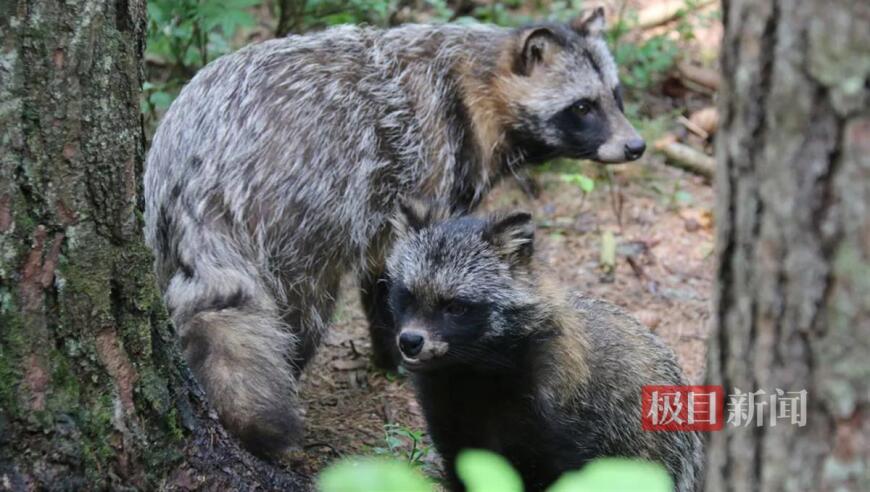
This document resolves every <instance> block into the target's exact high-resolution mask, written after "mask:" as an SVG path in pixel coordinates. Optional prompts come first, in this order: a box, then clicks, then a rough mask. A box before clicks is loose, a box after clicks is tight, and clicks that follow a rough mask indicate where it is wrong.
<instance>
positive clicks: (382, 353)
mask: <svg viewBox="0 0 870 492" xmlns="http://www.w3.org/2000/svg"><path fill="white" fill-rule="evenodd" d="M360 283H361V289H360V298H361V299H362V305H363V309H365V312H366V318H368V321H369V335H370V337H371V341H372V361H373V362H374V364H375V366H376V367H378V368H379V369H384V370H387V371H395V370H396V369H397V368H398V365H399V349H398V347H397V346H396V325H395V323H394V321H393V315H392V313H391V312H390V307H389V304H388V302H387V300H388V296H389V292H390V283H389V279H388V277H387V275H386V274H385V273H384V272H383V271H382V270H381V271H377V272H369V274H368V275H365V276H364V277H363V278H362V279H361V281H360Z"/></svg>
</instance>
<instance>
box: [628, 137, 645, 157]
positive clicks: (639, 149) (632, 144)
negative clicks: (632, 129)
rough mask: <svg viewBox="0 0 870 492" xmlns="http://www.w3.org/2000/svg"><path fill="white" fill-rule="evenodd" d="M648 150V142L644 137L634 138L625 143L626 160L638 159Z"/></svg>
mask: <svg viewBox="0 0 870 492" xmlns="http://www.w3.org/2000/svg"><path fill="white" fill-rule="evenodd" d="M645 150H646V142H644V140H643V139H642V138H633V139H631V140H629V141H628V142H626V143H625V160H627V161H636V160H638V159H640V156H642V155H643V152H644V151H645Z"/></svg>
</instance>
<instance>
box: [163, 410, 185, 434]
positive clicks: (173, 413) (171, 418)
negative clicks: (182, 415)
mask: <svg viewBox="0 0 870 492" xmlns="http://www.w3.org/2000/svg"><path fill="white" fill-rule="evenodd" d="M166 428H167V429H168V430H169V435H170V437H172V440H174V441H175V442H181V441H182V440H183V439H184V430H183V429H182V428H181V424H180V421H179V418H178V411H177V410H176V409H174V408H173V409H172V410H170V411H169V412H168V413H167V414H166Z"/></svg>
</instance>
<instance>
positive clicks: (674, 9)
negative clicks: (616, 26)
mask: <svg viewBox="0 0 870 492" xmlns="http://www.w3.org/2000/svg"><path fill="white" fill-rule="evenodd" d="M715 2H716V0H701V1H699V2H697V3H693V4H689V5H687V4H686V2H685V1H684V0H671V1H667V2H659V3H654V4H653V5H650V6H649V7H646V8H644V9H643V10H641V11H640V12H638V15H637V26H638V27H639V28H641V29H649V28H651V27H656V26H660V25H662V24H665V23H668V22H671V21H672V20H675V19H677V18H678V17H679V16H680V15H681V14H686V13H688V12H692V11H695V10H698V9H701V8H704V7H706V6H708V5H712V4H713V3H715Z"/></svg>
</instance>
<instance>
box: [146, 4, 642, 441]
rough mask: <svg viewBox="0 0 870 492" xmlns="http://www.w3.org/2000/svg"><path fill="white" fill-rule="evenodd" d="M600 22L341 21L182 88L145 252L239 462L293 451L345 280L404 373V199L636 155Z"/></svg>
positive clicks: (470, 200)
mask: <svg viewBox="0 0 870 492" xmlns="http://www.w3.org/2000/svg"><path fill="white" fill-rule="evenodd" d="M603 24H604V19H603V15H602V12H601V11H596V12H595V14H593V15H591V16H588V17H586V18H583V19H580V20H578V21H577V22H575V23H573V24H571V25H561V24H559V25H556V24H551V25H537V26H530V27H526V28H520V29H505V28H499V27H494V26H482V25H481V26H458V25H438V26H435V25H432V26H426V25H406V26H401V27H397V28H395V29H388V30H380V29H373V28H365V27H355V26H342V27H336V28H333V29H329V30H326V31H323V32H320V33H314V34H309V35H305V36H290V37H288V38H284V39H274V40H270V41H266V42H263V43H259V44H256V45H252V46H249V47H247V48H244V49H242V50H239V51H238V52H236V53H233V54H230V55H227V56H224V57H221V58H220V59H218V60H215V61H214V62H212V63H210V64H209V65H208V66H206V67H205V68H203V69H202V70H200V71H199V73H197V75H196V77H194V78H193V80H191V82H190V83H189V84H188V85H187V87H185V88H184V90H182V91H181V94H180V95H179V96H178V98H177V99H176V100H175V102H174V103H173V104H172V107H171V108H170V109H169V111H167V113H166V115H165V116H164V118H163V120H162V122H161V124H160V127H159V128H158V129H157V132H156V133H155V135H154V141H153V143H152V146H151V150H150V152H149V154H148V161H147V163H146V170H145V219H146V226H145V233H146V239H147V241H148V244H149V246H150V247H151V248H152V249H153V250H154V253H155V269H156V272H157V277H158V281H159V283H160V287H161V289H162V290H163V293H164V299H165V301H166V305H167V307H168V308H169V310H170V314H171V316H172V321H173V323H174V324H175V326H176V327H177V329H178V333H179V335H180V338H181V345H182V348H183V350H184V355H185V357H186V359H187V361H188V363H189V364H190V367H191V369H192V370H193V372H194V374H195V375H196V377H197V379H198V381H199V382H200V384H201V385H202V386H203V388H204V389H205V391H206V393H207V394H208V397H209V400H210V401H211V403H212V404H213V405H214V407H215V409H216V410H217V412H218V414H219V415H220V418H221V421H222V422H223V424H224V425H225V426H226V427H227V428H228V429H229V430H230V431H232V432H233V433H234V434H235V435H237V436H239V437H241V439H242V441H243V442H244V444H245V445H246V446H247V447H248V449H252V450H255V451H261V452H263V453H268V452H271V451H280V450H282V449H283V448H285V447H286V446H288V445H290V444H293V443H295V442H298V438H299V435H300V431H301V423H300V422H299V417H298V413H297V412H296V405H295V403H294V396H295V390H296V383H295V381H296V377H297V376H298V374H299V371H301V370H302V368H303V367H304V366H305V364H306V363H307V362H308V360H309V359H310V358H311V356H312V355H313V353H314V350H315V348H316V347H317V345H318V343H319V341H320V339H321V337H322V336H323V334H324V332H325V330H326V328H327V326H328V324H329V320H330V319H331V317H332V312H333V309H334V306H335V300H336V297H337V295H338V290H339V289H338V287H339V282H340V279H341V278H342V276H344V275H345V274H346V273H348V272H354V273H356V274H357V275H358V277H359V279H360V281H361V284H362V289H361V290H362V300H363V305H364V307H365V310H366V314H367V316H368V318H369V323H370V328H371V332H372V343H373V348H374V352H375V360H376V362H377V363H378V364H379V365H381V366H389V365H390V364H391V361H395V360H397V359H398V354H397V353H395V344H394V343H393V339H394V332H393V327H392V324H391V320H392V318H391V317H390V316H389V313H388V312H387V311H386V310H385V306H386V304H387V303H386V296H387V294H386V283H385V282H384V276H383V265H384V256H385V251H386V248H387V247H388V246H389V245H390V243H391V241H392V233H391V231H390V225H389V223H390V217H392V216H393V215H394V214H395V211H396V203H397V200H398V199H399V198H401V197H404V196H421V197H426V198H429V199H437V200H443V201H445V202H447V203H449V204H450V206H451V207H452V208H453V209H455V210H468V209H471V208H473V207H474V206H475V205H476V204H477V203H478V202H479V201H480V200H481V198H482V197H483V196H484V195H485V194H486V192H487V190H488V189H489V188H490V186H491V185H492V184H493V183H494V182H496V181H497V180H498V179H499V178H500V177H501V176H504V175H506V174H510V173H511V172H512V171H513V170H514V169H515V168H517V166H520V165H522V164H523V163H525V162H532V163H534V162H541V161H543V160H546V159H549V158H552V157H555V156H571V157H575V158H587V159H594V160H598V161H601V162H624V161H627V160H634V159H636V158H638V157H639V156H640V155H641V154H642V153H643V151H644V142H643V140H642V139H641V138H640V137H639V136H638V135H637V132H635V130H634V129H633V128H632V127H631V125H630V124H629V123H628V121H627V120H626V118H625V116H624V115H623V114H622V100H621V98H620V91H619V80H618V79H617V70H616V66H615V64H614V62H613V59H612V57H611V55H610V53H609V52H608V49H607V46H606V44H605V42H604V39H603V36H602V30H603V27H604V25H603ZM391 351H392V353H391ZM392 364H393V365H394V364H395V362H392Z"/></svg>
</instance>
